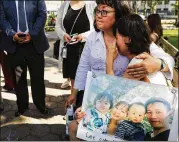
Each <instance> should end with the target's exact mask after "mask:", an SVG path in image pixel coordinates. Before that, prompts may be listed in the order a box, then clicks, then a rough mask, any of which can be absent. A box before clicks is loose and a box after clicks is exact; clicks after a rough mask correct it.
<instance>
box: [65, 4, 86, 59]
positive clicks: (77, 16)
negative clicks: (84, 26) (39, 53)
mask: <svg viewBox="0 0 179 142" xmlns="http://www.w3.org/2000/svg"><path fill="white" fill-rule="evenodd" d="M83 8H84V6H83ZM83 8H82V9H81V10H80V12H79V13H78V15H77V17H76V19H75V21H74V23H73V26H72V28H71V31H70V35H71V33H72V31H73V28H74V26H75V23H76V21H77V19H78V17H79V16H80V14H81V12H82V10H83ZM67 44H68V43H66V45H65V46H64V47H62V52H61V57H62V58H67Z"/></svg>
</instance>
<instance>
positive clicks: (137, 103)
mask: <svg viewBox="0 0 179 142" xmlns="http://www.w3.org/2000/svg"><path fill="white" fill-rule="evenodd" d="M133 105H140V106H142V107H144V110H145V112H146V108H145V105H144V104H143V103H141V102H135V103H132V104H130V105H129V110H130V108H131V107H132V106H133Z"/></svg>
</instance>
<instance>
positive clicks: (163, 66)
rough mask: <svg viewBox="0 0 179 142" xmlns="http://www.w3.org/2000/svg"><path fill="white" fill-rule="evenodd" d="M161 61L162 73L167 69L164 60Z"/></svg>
mask: <svg viewBox="0 0 179 142" xmlns="http://www.w3.org/2000/svg"><path fill="white" fill-rule="evenodd" d="M159 59H160V60H161V66H160V71H162V70H163V69H164V68H165V67H166V63H165V61H164V60H163V59H161V58H159Z"/></svg>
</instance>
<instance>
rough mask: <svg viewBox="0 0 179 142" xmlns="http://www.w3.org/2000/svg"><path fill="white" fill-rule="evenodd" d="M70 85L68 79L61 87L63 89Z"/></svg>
mask: <svg viewBox="0 0 179 142" xmlns="http://www.w3.org/2000/svg"><path fill="white" fill-rule="evenodd" d="M69 86H70V81H68V80H67V81H65V82H64V83H63V84H62V85H61V88H62V89H64V88H67V87H69Z"/></svg>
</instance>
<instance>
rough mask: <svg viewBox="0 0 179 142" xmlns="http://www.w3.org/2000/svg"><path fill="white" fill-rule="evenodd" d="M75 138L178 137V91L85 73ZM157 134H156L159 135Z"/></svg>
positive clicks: (132, 138) (95, 139) (174, 138)
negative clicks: (82, 115) (153, 135)
mask: <svg viewBox="0 0 179 142" xmlns="http://www.w3.org/2000/svg"><path fill="white" fill-rule="evenodd" d="M82 110H83V111H84V112H85V113H86V115H85V117H84V118H83V119H82V120H81V121H80V123H79V125H78V131H77V137H78V138H80V139H83V140H87V141H123V140H130V141H131V140H132V141H134V140H135V141H138V140H139V141H141V140H142V141H144V140H146V141H148V140H149V138H151V136H152V134H153V132H155V134H156V133H157V132H158V131H157V129H158V130H160V129H162V132H163V133H162V132H161V133H159V132H158V135H157V137H155V138H156V139H159V140H161V141H162V140H163V139H166V140H168V141H172V140H173V141H176V140H177V138H178V89H177V88H172V87H166V86H162V85H156V84H151V83H146V82H142V81H134V80H129V79H125V78H122V77H115V76H109V75H106V74H99V73H98V74H95V73H92V72H88V76H87V82H86V88H85V93H84V98H83V104H82ZM159 134H160V135H159Z"/></svg>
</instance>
